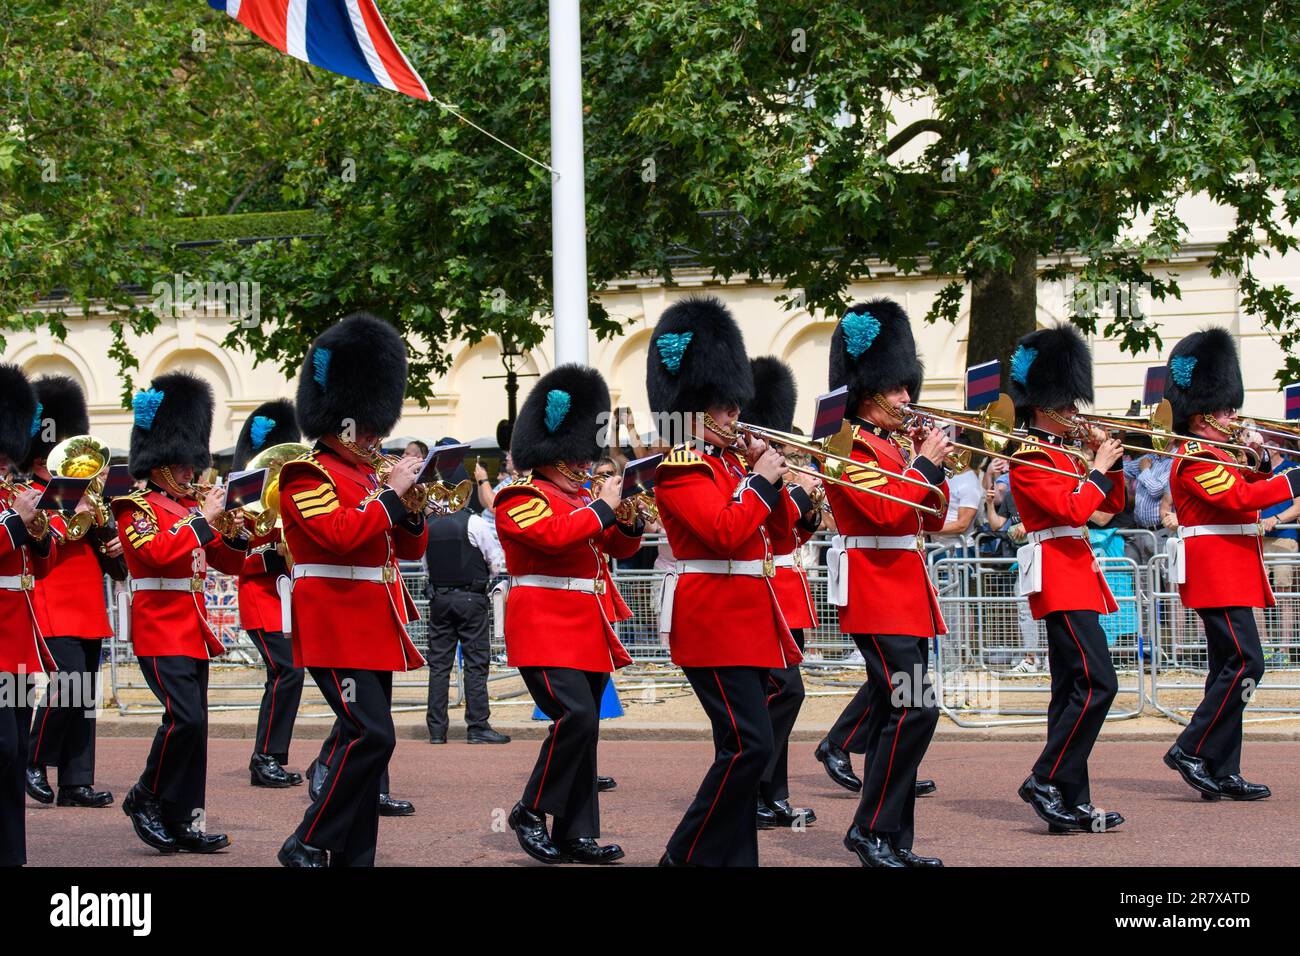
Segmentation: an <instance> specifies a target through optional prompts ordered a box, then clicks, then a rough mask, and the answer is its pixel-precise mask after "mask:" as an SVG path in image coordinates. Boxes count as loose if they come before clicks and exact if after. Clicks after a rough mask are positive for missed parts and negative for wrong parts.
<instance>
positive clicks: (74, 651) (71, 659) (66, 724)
mask: <svg viewBox="0 0 1300 956" xmlns="http://www.w3.org/2000/svg"><path fill="white" fill-rule="evenodd" d="M45 645H46V647H48V648H49V649H50V654H51V655H52V656H53V657H54V664H55V667H56V670H57V672H58V673H57V675H54V674H52V675H50V677H51V682H50V685H49V688H48V689H47V690H46V692H45V699H44V700H42V701H41V702H40V704H39V705H37V707H36V712H35V714H34V715H33V716H32V735H31V741H30V743H29V745H28V750H27V761H28V763H30V764H31V765H32V766H33V767H50V766H54V767H58V769H59V786H60V787H78V786H87V787H88V786H91V785H92V784H93V783H94V782H95V706H96V703H97V701H98V698H99V657H100V650H101V648H102V645H103V641H101V640H98V639H95V640H83V639H82V638H80V637H47V638H46V639H45ZM72 685H75V686H72ZM60 690H62V691H63V693H64V696H67V695H68V693H69V692H72V693H71V697H70V698H69V699H68V700H60V699H59V692H60Z"/></svg>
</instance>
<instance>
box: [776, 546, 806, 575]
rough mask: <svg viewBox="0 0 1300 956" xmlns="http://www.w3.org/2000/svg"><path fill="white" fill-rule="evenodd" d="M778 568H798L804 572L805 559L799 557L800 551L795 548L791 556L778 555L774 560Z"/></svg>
mask: <svg viewBox="0 0 1300 956" xmlns="http://www.w3.org/2000/svg"><path fill="white" fill-rule="evenodd" d="M773 560H774V562H775V564H776V566H777V567H778V568H798V569H799V570H800V571H802V570H803V558H802V557H800V555H799V549H798V548H795V549H794V550H793V551H791V552H790V553H789V554H778V555H777V556H776V557H775V558H774V559H773Z"/></svg>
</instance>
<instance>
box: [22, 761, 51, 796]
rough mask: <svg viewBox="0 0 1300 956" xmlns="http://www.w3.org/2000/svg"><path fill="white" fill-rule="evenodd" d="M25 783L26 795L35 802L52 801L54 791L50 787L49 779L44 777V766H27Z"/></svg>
mask: <svg viewBox="0 0 1300 956" xmlns="http://www.w3.org/2000/svg"><path fill="white" fill-rule="evenodd" d="M26 785H27V796H29V797H31V798H32V799H33V800H35V801H36V802H37V803H53V802H54V791H53V790H51V789H50V781H49V780H48V779H46V776H45V768H44V767H28V768H27V779H26Z"/></svg>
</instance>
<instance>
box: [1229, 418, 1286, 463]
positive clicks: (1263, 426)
mask: <svg viewBox="0 0 1300 956" xmlns="http://www.w3.org/2000/svg"><path fill="white" fill-rule="evenodd" d="M1233 424H1234V425H1235V426H1236V427H1237V429H1238V430H1245V429H1247V428H1253V429H1254V430H1255V431H1257V432H1259V433H1260V434H1261V435H1268V436H1270V437H1272V438H1285V439H1288V440H1290V441H1296V440H1300V421H1290V420H1287V419H1281V418H1260V417H1259V416H1258V415H1250V416H1247V417H1245V418H1236V419H1233ZM1247 447H1249V446H1247ZM1264 448H1265V450H1267V451H1276V452H1281V453H1283V454H1294V451H1293V450H1292V449H1290V448H1287V447H1286V446H1284V445H1272V444H1265V445H1264ZM1251 450H1252V451H1254V449H1251Z"/></svg>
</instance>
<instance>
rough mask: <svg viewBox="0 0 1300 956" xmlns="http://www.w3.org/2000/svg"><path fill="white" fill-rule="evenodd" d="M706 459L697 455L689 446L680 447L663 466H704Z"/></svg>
mask: <svg viewBox="0 0 1300 956" xmlns="http://www.w3.org/2000/svg"><path fill="white" fill-rule="evenodd" d="M704 463H705V462H704V459H703V458H701V457H700V456H699V455H697V454H696V453H695V451H694V450H693V449H692V448H691V447H690V446H689V445H678V446H677V447H676V448H674V449H673V450H672V451H671V452H669V453H668V457H667V458H665V459H664V460H663V461H662V462H660V464H661V465H702V464H704Z"/></svg>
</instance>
